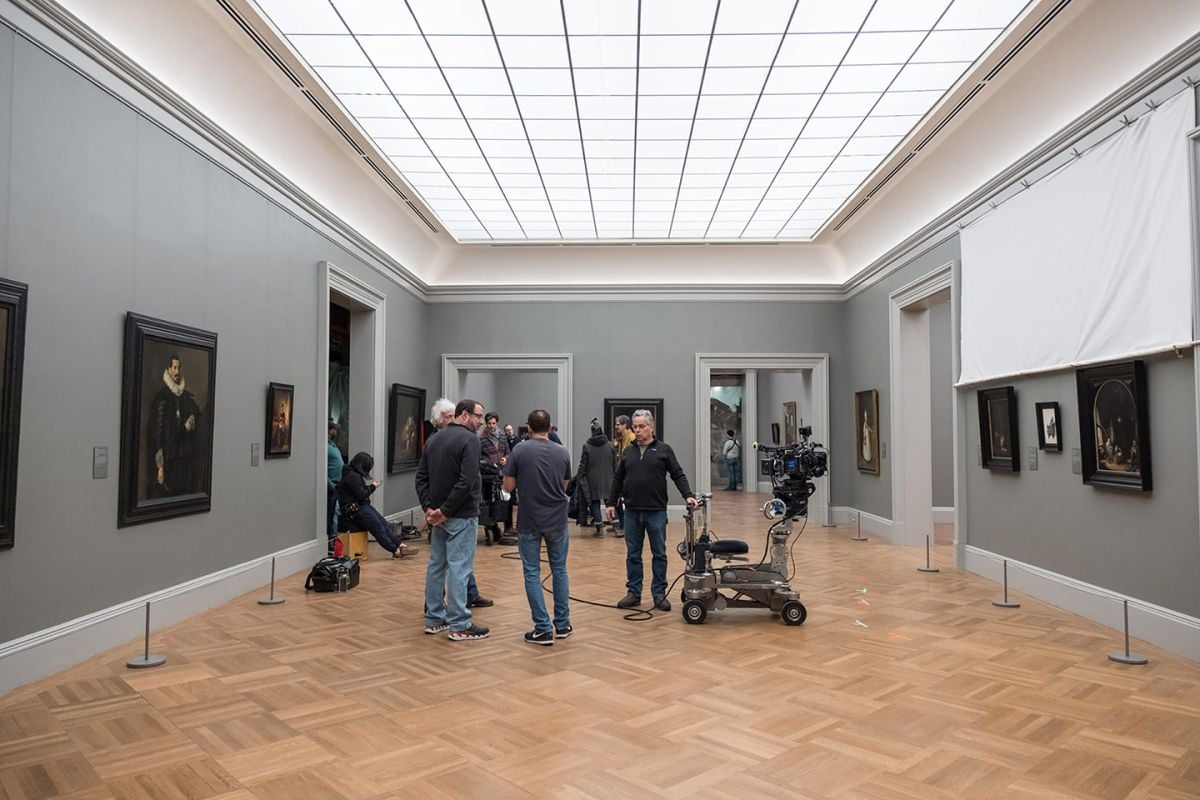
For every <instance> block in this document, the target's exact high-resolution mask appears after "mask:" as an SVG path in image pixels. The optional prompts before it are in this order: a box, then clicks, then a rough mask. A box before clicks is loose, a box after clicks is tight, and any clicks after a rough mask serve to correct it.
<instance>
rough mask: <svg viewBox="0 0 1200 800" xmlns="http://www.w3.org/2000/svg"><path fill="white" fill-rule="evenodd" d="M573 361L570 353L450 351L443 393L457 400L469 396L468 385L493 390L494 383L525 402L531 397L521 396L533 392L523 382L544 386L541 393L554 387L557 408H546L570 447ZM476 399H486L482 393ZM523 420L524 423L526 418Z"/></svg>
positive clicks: (445, 358)
mask: <svg viewBox="0 0 1200 800" xmlns="http://www.w3.org/2000/svg"><path fill="white" fill-rule="evenodd" d="M573 365H574V358H573V356H572V355H571V354H570V353H525V354H521V355H505V354H496V353H449V354H445V355H443V356H442V395H443V396H444V397H448V398H451V399H453V400H455V401H457V400H461V399H462V398H463V397H467V396H469V395H467V394H464V393H465V392H466V391H467V390H468V389H472V390H474V391H477V392H479V393H481V394H482V393H483V392H486V391H489V387H490V391H491V392H492V394H493V396H498V394H497V393H503V394H504V396H505V397H509V398H513V399H512V401H511V404H513V405H522V404H524V403H527V402H529V400H528V399H524V400H523V399H520V398H528V397H529V395H528V394H526V393H525V392H526V388H525V387H523V386H522V385H521V384H525V383H528V384H536V385H537V386H541V387H544V388H543V389H541V390H539V394H538V396H542V395H543V394H547V391H546V390H549V389H550V387H553V395H552V397H553V408H550V407H547V408H546V410H547V411H549V412H550V415H551V419H552V420H554V426H555V427H556V428H558V435H559V437H560V438H561V439H562V441H563V444H564V445H566V446H567V448H568V449H569V450H570V449H571V434H572V431H573V430H574V415H573V414H572V408H573V404H574V388H573V387H574V385H575V384H574V379H573V377H572V369H573ZM522 375H525V376H528V380H525V381H522V379H521V376H522ZM547 396H550V395H548V394H547ZM472 399H475V400H480V401H481V402H483V401H484V398H482V397H475V398H472ZM529 410H531V409H526V412H525V413H526V414H528V412H529ZM502 411H504V413H508V414H513V413H514V412H512V411H505V410H503V409H502ZM515 413H516V414H517V415H518V416H519V414H520V412H519V411H517V412H515ZM503 421H507V422H511V423H512V424H513V429H514V430H516V429H517V428H518V427H519V425H518V420H517V419H514V418H510V419H508V420H502V422H503ZM519 422H520V424H524V420H519ZM572 452H574V451H573V450H572Z"/></svg>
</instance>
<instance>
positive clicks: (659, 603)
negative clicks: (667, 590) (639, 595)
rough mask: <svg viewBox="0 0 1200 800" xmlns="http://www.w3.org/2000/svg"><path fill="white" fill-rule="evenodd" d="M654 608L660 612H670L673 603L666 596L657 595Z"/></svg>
mask: <svg viewBox="0 0 1200 800" xmlns="http://www.w3.org/2000/svg"><path fill="white" fill-rule="evenodd" d="M654 607H655V608H657V609H658V610H659V611H670V610H671V601H670V600H668V599H667V596H666V595H665V594H660V595H656V596H655V598H654Z"/></svg>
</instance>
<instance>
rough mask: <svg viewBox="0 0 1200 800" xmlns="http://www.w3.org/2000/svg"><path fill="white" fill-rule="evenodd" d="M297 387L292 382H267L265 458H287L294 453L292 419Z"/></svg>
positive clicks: (264, 437)
mask: <svg viewBox="0 0 1200 800" xmlns="http://www.w3.org/2000/svg"><path fill="white" fill-rule="evenodd" d="M295 400H296V387H295V386H293V385H292V384H290V383H276V382H275V381H271V382H270V383H268V384H267V428H266V433H265V434H263V457H264V458H287V457H288V456H290V455H291V454H292V421H293V416H294V414H293V412H294V410H295Z"/></svg>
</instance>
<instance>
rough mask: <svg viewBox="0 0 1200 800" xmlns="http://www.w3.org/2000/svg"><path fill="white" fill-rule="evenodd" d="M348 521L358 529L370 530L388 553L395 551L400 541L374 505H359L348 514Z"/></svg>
mask: <svg viewBox="0 0 1200 800" xmlns="http://www.w3.org/2000/svg"><path fill="white" fill-rule="evenodd" d="M350 522H351V523H353V524H354V525H355V526H360V527H359V530H366V531H370V532H371V535H372V536H374V537H375V541H377V542H379V546H380V547H382V548H383V549H384V550H387V551H388V552H389V553H394V552H396V548H397V547H399V546H400V542H399V541H398V540H397V539H396V537H395V536H394V535H393V533H392V524H391V523H390V522H388V521H387V520H386V519H384V518H383V514H380V513H379V511H378V510H376V508H375V506H359V507H358V511H357V512H355V513H354V514H351V515H350Z"/></svg>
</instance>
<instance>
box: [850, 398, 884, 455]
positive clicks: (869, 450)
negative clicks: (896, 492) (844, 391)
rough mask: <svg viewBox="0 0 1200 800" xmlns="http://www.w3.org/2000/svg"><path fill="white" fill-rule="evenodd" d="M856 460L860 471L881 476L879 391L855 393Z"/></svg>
mask: <svg viewBox="0 0 1200 800" xmlns="http://www.w3.org/2000/svg"><path fill="white" fill-rule="evenodd" d="M854 458H855V460H856V461H857V462H858V471H859V472H865V473H867V474H868V475H878V474H879V391H878V390H877V389H867V390H865V391H862V392H855V393H854Z"/></svg>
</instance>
